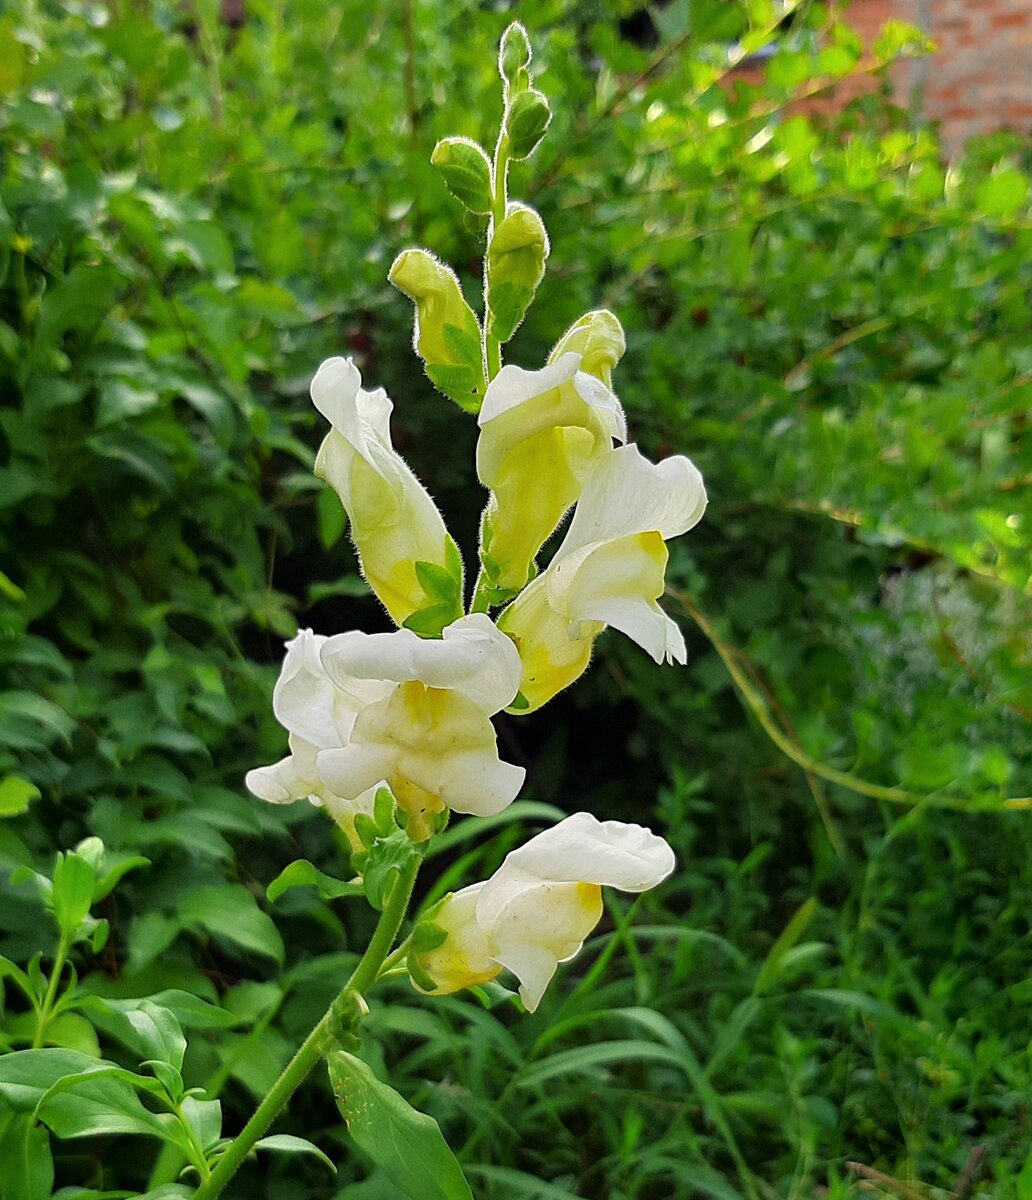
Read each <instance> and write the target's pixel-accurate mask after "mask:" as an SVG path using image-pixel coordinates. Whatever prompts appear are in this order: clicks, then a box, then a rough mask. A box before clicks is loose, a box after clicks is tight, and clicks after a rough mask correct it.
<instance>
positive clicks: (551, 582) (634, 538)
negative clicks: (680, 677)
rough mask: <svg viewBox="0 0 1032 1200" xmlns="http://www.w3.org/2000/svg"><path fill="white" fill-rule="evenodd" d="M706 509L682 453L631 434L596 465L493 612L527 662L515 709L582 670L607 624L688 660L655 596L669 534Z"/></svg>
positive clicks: (541, 698)
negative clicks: (526, 572)
mask: <svg viewBox="0 0 1032 1200" xmlns="http://www.w3.org/2000/svg"><path fill="white" fill-rule="evenodd" d="M705 510H706V489H705V487H704V486H703V482H702V476H701V475H700V474H699V471H698V469H697V468H696V467H695V466H694V464H693V463H692V462H691V461H690V460H689V459H687V458H685V457H684V455H680V454H678V455H674V456H673V457H671V458H667V459H664V460H663V461H662V462H661V463H658V464H654V463H651V462H649V461H648V459H646V458H645V457H644V456H643V455H642V454H641V452H640V451H639V450H638V447H637V446H635V445H633V444H631V445H629V446H623V447H621V448H619V449H617V450H613V451H611V452H610V453H609V454H608V455H606V456H605V457H604V458H602V459H601V461H600V462H598V463H597V464H596V465H595V468H594V470H593V472H592V474H591V476H590V478H589V479H588V481H587V483H586V484H585V487H584V491H583V494H582V495H581V498H580V501H579V502H578V504H577V508H576V510H575V511H574V514H573V519H572V520H571V522H570V527H569V529H567V531H566V536H565V537H564V539H563V541H562V544H561V545H560V547H559V549H558V550H557V551H556V554H555V557H554V558H553V559H552V561H551V562H550V563H549V565H548V567H547V569H546V570H545V571H544V572H542V574H541V575H539V576H538V577H537V578H536V579H535V580H534V581H533V583H531V584H530V585H529V586H528V587H527V588H526V589H525V590H524V591H523V592H522V593H521V594H520V595H519V596H518V597H517V599H516V600H515V601H514V602H513V603H512V604H511V605H510V606H509V607H508V608H507V609H506V610H505V611H504V612H503V613H502V614H501V616H500V617H499V620H498V627H499V628H500V629H502V630H503V631H504V632H505V633H507V634H509V636H510V637H511V638H512V639H513V640H514V642H515V643H516V645H517V646H518V647H519V654H520V659H521V661H522V663H523V678H522V681H521V683H520V693H521V707H520V708H519V709H518V710H517V709H514V710H513V711H519V712H523V713H526V712H531V711H533V710H534V709H536V708H540V706H541V705H542V704H544V703H545V702H546V701H548V700H550V699H551V698H552V697H553V696H554V695H555V694H556V693H557V692H560V691H562V689H563V688H565V687H567V686H568V685H569V684H571V683H572V682H573V681H574V680H575V679H576V678H578V676H579V675H581V674H582V672H583V671H584V670H585V669H586V668H587V666H588V663H589V661H590V659H591V651H592V646H593V644H594V641H595V638H597V637H598V635H599V634H600V633H601V632H602V630H603V629H604V628H605V627H606V626H607V625H612V626H614V627H615V628H616V629H619V630H620V631H621V632H622V633H624V634H626V635H627V636H628V637H629V638H631V640H632V641H635V642H637V643H638V645H639V646H641V647H642V648H643V649H644V650H646V651H647V652H648V653H649V654H650V655H651V656H652V658H653V659H655V661H656V662H657V663H662V662H677V663H684V662H685V660H686V657H687V654H686V651H685V645H684V638H683V636H682V634H681V631H680V629H679V628H678V627H677V625H676V624H675V623H674V622H673V621H672V620H671V619H670V617H668V616H667V615H666V613H664V612H663V610H662V609H661V608H660V606H659V604H658V603H657V601H658V599H659V597H660V596H661V595H662V594H663V589H664V587H665V572H666V564H667V558H668V552H667V547H666V543H667V542H668V541H669V540H670V539H671V538H674V537H677V536H678V535H679V534H682V533H685V532H686V531H687V530H689V529H691V528H692V527H693V526H694V525H696V524H697V523H698V522H699V521H700V520H701V518H702V515H703V513H704V512H705ZM524 701H525V704H524V703H523V702H524Z"/></svg>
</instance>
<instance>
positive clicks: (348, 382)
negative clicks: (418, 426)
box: [311, 358, 394, 474]
mask: <svg viewBox="0 0 1032 1200" xmlns="http://www.w3.org/2000/svg"><path fill="white" fill-rule="evenodd" d="M311 393H312V403H313V404H314V405H315V407H316V408H317V409H318V410H319V412H320V413H322V415H323V416H324V417H325V418H326V420H327V421H329V423H330V424H331V425H332V426H333V428H334V429H335V430H336V431H337V433H339V434H340V435H341V436H342V437H343V438H344V440H345V441H346V442H348V444H349V445H350V446H352V447H353V449H354V450H355V451H356V452H357V453H358V454H360V455H361V456H362V458H364V459H365V461H366V462H367V463H368V464H369V465H370V466H371V467H372V468H373V470H374V471H376V472H377V474H380V473H381V468H380V463H379V461H378V458H379V456H377V455H375V453H374V450H373V444H374V442H375V440H376V439H380V440H382V441H384V442H387V443H388V444H389V443H390V437H391V433H390V420H391V413H392V411H393V410H394V405H393V404H392V403H391V400H390V398H389V397H388V395H387V393H386V392H385V391H384V390H383V388H377V389H376V391H374V392H367V391H364V390H363V389H362V376H361V375H360V374H359V371H358V368H357V367H356V366H355V364H354V361H353V360H352V359H350V358H328V359H327V360H326V361H325V362H324V363H321V364H320V366H319V369H318V371H316V373H315V378H314V379H313V380H312V388H311Z"/></svg>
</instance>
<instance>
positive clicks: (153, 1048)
mask: <svg viewBox="0 0 1032 1200" xmlns="http://www.w3.org/2000/svg"><path fill="white" fill-rule="evenodd" d="M89 1005H90V1007H91V1008H94V1009H99V1010H101V1011H102V1012H103V1013H104V1014H105V1016H104V1018H103V1019H102V1020H101V1021H98V1024H101V1025H102V1026H103V1028H104V1030H105V1032H107V1033H110V1034H111V1035H112V1036H114V1037H116V1038H118V1040H119V1041H120V1042H122V1043H123V1045H126V1046H128V1047H129V1048H130V1049H131V1050H133V1051H134V1052H135V1053H136V1054H137V1056H138V1057H139V1059H140V1061H141V1062H142V1061H144V1060H145V1059H159V1060H160V1061H162V1062H166V1063H169V1064H170V1065H171V1066H173V1067H175V1068H176V1070H177V1071H178V1070H181V1069H182V1066H183V1056H184V1055H185V1053H186V1038H185V1037H184V1036H183V1030H182V1027H181V1026H180V1024H179V1021H178V1020H177V1019H176V1017H175V1015H174V1014H173V1013H172V1012H170V1011H169V1009H167V1008H163V1007H162V1006H161V1005H160V1004H155V1003H154V1002H153V1001H152V1000H105V999H102V998H100V997H99V996H94V997H91V998H90V1002H89Z"/></svg>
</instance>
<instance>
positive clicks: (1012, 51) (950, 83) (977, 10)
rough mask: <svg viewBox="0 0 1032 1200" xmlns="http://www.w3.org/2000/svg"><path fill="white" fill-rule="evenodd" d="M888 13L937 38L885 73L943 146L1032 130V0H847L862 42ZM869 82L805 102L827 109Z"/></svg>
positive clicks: (951, 148)
mask: <svg viewBox="0 0 1032 1200" xmlns="http://www.w3.org/2000/svg"><path fill="white" fill-rule="evenodd" d="M890 19H895V20H897V21H905V22H906V23H907V24H909V25H916V26H917V27H918V28H919V29H923V30H924V32H925V33H927V34H928V35H929V37H930V38H931V39H932V41H934V42H935V43H936V46H937V49H936V51H935V53H934V54H931V55H928V56H926V57H924V58H920V59H913V60H908V61H904V62H901V63H898V64H897V65H896V66H895V67H894V68H893V70H892V75H891V79H892V84H893V89H894V92H895V95H896V100H897V102H898V103H900V104H902V105H904V106H909V107H910V108H912V109H913V111H914V112H915V113H916V114H917V115H918V116H919V117H921V118H923V119H924V120H927V121H935V122H938V124H939V126H940V128H941V130H942V137H943V143H944V145H945V148H946V150H947V152H948V153H950V154H954V153H956V152H958V151H959V150H961V149H962V148H963V146H964V143H965V142H966V141H967V139H968V138H970V137H973V136H974V135H975V134H981V133H991V132H992V131H993V130H995V129H1001V128H1009V129H1014V130H1017V131H1018V132H1019V133H1025V134H1028V133H1032V0H853V3H852V4H851V5H850V6H849V9H848V10H847V12H846V20H847V22H848V23H849V24H850V25H852V26H853V28H854V29H856V30H857V32H858V33H859V34H860V35H861V37H862V38H863V39H864V41H865V43H870V42H871V41H873V40H874V38H876V37H877V36H878V34H879V32H880V30H881V28H882V26H883V25H884V23H885V22H886V21H887V20H890ZM756 69H757V68H749V69H748V70H749V72H750V73H751V72H752V71H754V70H756ZM872 86H874V85H873V83H872V81H871V80H870V79H864V78H858V79H847V80H844V81H843V82H842V83H841V84H840V85H839V86H838V87H837V88H836V90H835V92H834V93H833V94H831V95H829V96H827V97H822V98H820V99H819V100H813V101H809V102H807V104H806V105H805V107H806V109H807V110H809V111H813V112H821V111H828V110H829V109H834V108H837V107H840V106H842V105H843V104H845V103H847V102H848V101H849V100H851V99H853V98H854V97H855V96H857V95H860V94H862V93H863V92H864V91H867V90H870V88H871V87H872Z"/></svg>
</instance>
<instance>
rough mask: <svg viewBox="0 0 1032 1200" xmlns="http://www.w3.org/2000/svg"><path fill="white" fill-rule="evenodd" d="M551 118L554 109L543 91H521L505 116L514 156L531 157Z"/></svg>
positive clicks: (506, 130)
mask: <svg viewBox="0 0 1032 1200" xmlns="http://www.w3.org/2000/svg"><path fill="white" fill-rule="evenodd" d="M551 120H552V109H551V107H550V106H549V103H548V101H547V100H546V99H545V97H544V96H543V95H542V94H541V92H539V91H536V90H534V89H533V88H531V90H530V91H528V92H521V93H520V95H518V96H517V97H516V99H515V100H513V102H512V105H511V106H510V108H509V111H508V112H507V113H506V116H505V132H506V133H507V134H508V137H509V146H510V154H511V155H512V157H513V158H517V159H522V158H529V157H530V155H531V154H533V153H534V151H535V150H536V149H537V147H538V145H539V144H540V142H541V139H542V138H543V137H544V136H545V130H546V129H547V128H548V126H549V123H550V122H551Z"/></svg>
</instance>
